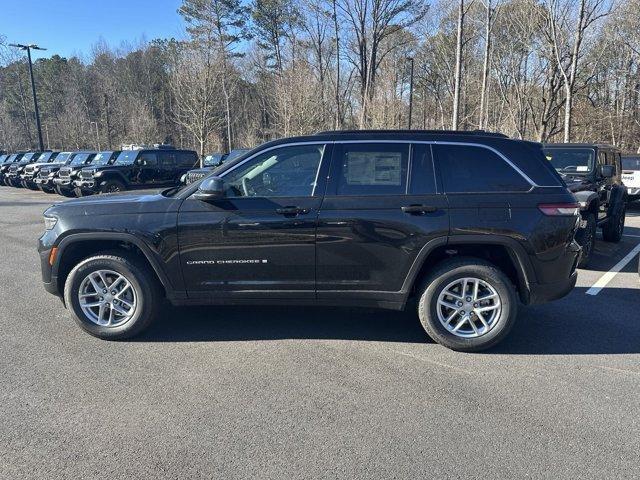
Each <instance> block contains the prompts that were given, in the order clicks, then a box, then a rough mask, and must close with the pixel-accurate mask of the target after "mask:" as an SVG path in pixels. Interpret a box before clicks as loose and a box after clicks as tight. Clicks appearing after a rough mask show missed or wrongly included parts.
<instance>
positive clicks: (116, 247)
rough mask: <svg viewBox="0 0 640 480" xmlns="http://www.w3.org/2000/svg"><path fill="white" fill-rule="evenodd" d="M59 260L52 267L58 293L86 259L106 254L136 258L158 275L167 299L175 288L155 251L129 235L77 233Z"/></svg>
mask: <svg viewBox="0 0 640 480" xmlns="http://www.w3.org/2000/svg"><path fill="white" fill-rule="evenodd" d="M57 248H58V252H57V255H56V260H55V262H54V264H53V265H52V267H51V275H52V279H54V278H55V281H56V282H57V285H58V291H60V292H62V291H64V284H65V281H66V278H67V276H68V275H69V273H70V272H71V270H72V269H73V267H74V266H75V265H76V264H77V263H78V262H79V261H80V260H82V259H83V258H87V257H90V256H92V255H99V254H100V253H104V252H112V253H113V252H114V251H123V252H128V253H130V254H134V255H136V257H138V258H139V259H140V260H141V261H143V262H144V263H145V264H147V265H148V266H149V267H150V268H151V270H152V271H153V272H154V273H155V276H156V278H157V279H158V281H159V282H160V285H161V286H162V288H163V290H164V293H165V295H168V294H169V293H170V292H172V291H173V290H174V287H173V285H172V283H171V281H170V279H169V277H168V276H167V274H166V272H165V271H164V269H163V268H162V266H161V264H160V262H159V261H158V259H157V258H156V257H155V255H154V253H153V252H152V251H151V249H150V248H149V247H148V246H147V245H146V244H145V243H144V242H143V241H142V240H141V239H139V238H137V237H135V236H134V235H131V234H127V233H104V232H102V233H77V234H72V235H70V236H68V237H65V238H64V239H63V240H62V241H61V242H60V244H59V245H58V247H57Z"/></svg>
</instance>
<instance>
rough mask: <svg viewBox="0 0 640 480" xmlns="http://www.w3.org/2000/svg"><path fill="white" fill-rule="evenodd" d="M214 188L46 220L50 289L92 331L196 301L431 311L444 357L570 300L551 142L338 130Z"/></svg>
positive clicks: (83, 205)
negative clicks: (523, 308) (521, 307)
mask: <svg viewBox="0 0 640 480" xmlns="http://www.w3.org/2000/svg"><path fill="white" fill-rule="evenodd" d="M224 167H225V168H223V169H222V170H221V171H219V172H216V175H214V176H209V177H207V178H205V179H203V180H201V181H199V182H196V183H193V184H191V185H187V186H183V187H175V188H171V189H167V190H164V191H162V192H159V193H153V194H131V193H129V194H117V195H106V196H103V197H98V198H96V197H88V198H83V199H76V200H71V201H69V202H65V203H62V204H58V205H54V206H52V207H50V208H49V209H48V210H47V211H46V212H45V213H44V221H45V228H46V231H45V233H44V235H43V236H42V237H41V238H40V242H39V252H40V259H41V264H42V275H43V281H44V285H45V288H46V289H47V291H49V292H51V293H53V294H55V295H58V296H60V297H63V299H64V302H65V304H66V306H67V307H68V308H69V309H70V310H71V311H72V313H73V315H74V317H75V319H76V321H77V322H78V323H79V325H80V326H81V327H82V328H83V329H85V330H86V331H87V332H89V333H90V334H92V335H95V336H98V337H100V338H104V339H119V338H126V337H130V336H132V335H135V334H137V333H139V332H141V331H142V330H143V329H145V328H146V327H147V326H148V325H149V323H150V322H151V321H152V320H153V318H154V317H155V316H156V315H157V314H158V312H159V310H160V308H161V306H162V299H163V298H167V299H168V300H169V301H170V302H171V303H173V304H174V305H184V304H273V303H279V304H299V305H311V304H316V305H317V304H320V305H358V306H369V307H380V308H389V309H396V310H401V309H404V308H405V307H407V306H413V308H416V309H417V312H418V316H419V318H420V321H421V323H422V325H423V326H424V328H425V330H426V331H427V332H428V334H429V335H430V336H431V337H432V338H433V339H435V340H436V341H438V342H439V343H441V344H443V345H446V346H447V347H450V348H453V349H457V350H465V351H475V350H481V349H484V348H488V347H490V346H492V345H495V344H496V343H497V342H499V341H500V340H501V339H502V338H504V336H505V335H506V334H507V332H508V331H509V329H510V328H511V327H512V326H513V324H514V321H515V319H516V315H517V309H518V300H520V302H522V303H524V304H535V303H540V302H545V301H549V300H553V299H557V298H560V297H562V296H564V295H566V294H567V293H568V292H569V291H571V289H572V288H573V286H574V285H575V281H576V265H577V262H578V259H579V256H580V247H579V246H578V244H577V243H576V242H575V241H574V239H573V238H574V234H575V231H576V228H577V226H578V222H579V218H580V217H579V213H578V205H577V203H576V199H575V197H574V196H573V194H572V193H571V192H569V191H568V190H567V188H566V186H565V184H564V182H563V181H562V179H561V178H560V176H559V175H558V174H557V173H556V171H555V170H554V169H553V168H552V167H551V165H550V163H549V162H548V161H547V160H546V159H545V157H544V154H543V153H542V149H541V146H540V144H536V143H530V142H524V141H519V140H512V139H509V138H507V137H505V136H504V135H500V134H489V133H484V132H474V133H469V132H440V131H438V132H431V131H411V132H408V131H368V132H367V131H360V132H324V133H319V134H317V135H311V136H306V137H297V138H288V139H283V140H278V141H274V142H270V143H267V144H264V145H262V146H260V147H258V148H256V149H254V150H252V151H251V152H249V153H248V154H247V155H245V156H243V157H240V158H238V159H236V160H235V161H232V162H229V163H227V164H225V165H224Z"/></svg>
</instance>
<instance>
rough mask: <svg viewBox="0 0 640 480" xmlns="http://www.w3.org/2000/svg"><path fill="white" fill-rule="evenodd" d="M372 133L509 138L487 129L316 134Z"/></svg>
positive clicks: (329, 132)
mask: <svg viewBox="0 0 640 480" xmlns="http://www.w3.org/2000/svg"><path fill="white" fill-rule="evenodd" d="M358 134H359V135H371V134H391V135H394V134H395V135H472V136H484V137H500V138H509V137H508V136H507V135H505V134H504V133H498V132H487V131H486V130H384V129H381V130H326V131H323V132H318V133H316V135H318V136H325V135H358Z"/></svg>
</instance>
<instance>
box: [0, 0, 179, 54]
mask: <svg viewBox="0 0 640 480" xmlns="http://www.w3.org/2000/svg"><path fill="white" fill-rule="evenodd" d="M181 3H182V2H181V1H180V0H0V35H4V36H5V37H7V40H8V41H9V43H15V42H18V43H36V44H38V45H40V46H42V47H46V48H47V51H46V52H33V55H34V58H39V57H44V56H46V57H49V56H51V55H53V54H56V53H57V54H59V55H61V56H67V57H69V56H71V55H73V54H86V55H88V54H90V52H91V46H92V45H94V44H95V43H97V42H98V41H99V40H101V39H102V40H103V41H105V42H106V43H107V44H108V45H110V46H112V47H119V46H120V45H121V43H122V42H128V43H131V44H135V43H138V42H139V41H140V40H141V39H146V40H152V39H154V38H170V37H179V36H180V35H181V32H182V30H183V28H184V24H183V21H182V18H181V17H180V15H178V13H177V9H178V7H179V6H180V4H181Z"/></svg>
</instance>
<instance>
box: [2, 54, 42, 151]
mask: <svg viewBox="0 0 640 480" xmlns="http://www.w3.org/2000/svg"><path fill="white" fill-rule="evenodd" d="M9 46H10V47H16V48H19V49H20V50H26V51H27V58H28V59H29V76H30V77H31V93H32V94H33V108H34V110H35V113H36V127H37V129H38V145H39V146H40V151H42V150H44V143H43V142H42V128H41V127H40V111H39V110H38V99H37V98H36V84H35V82H34V81H33V65H32V64H31V50H46V48H40V47H39V46H37V45H34V44H31V45H22V44H20V43H10V44H9Z"/></svg>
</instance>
